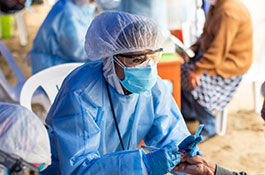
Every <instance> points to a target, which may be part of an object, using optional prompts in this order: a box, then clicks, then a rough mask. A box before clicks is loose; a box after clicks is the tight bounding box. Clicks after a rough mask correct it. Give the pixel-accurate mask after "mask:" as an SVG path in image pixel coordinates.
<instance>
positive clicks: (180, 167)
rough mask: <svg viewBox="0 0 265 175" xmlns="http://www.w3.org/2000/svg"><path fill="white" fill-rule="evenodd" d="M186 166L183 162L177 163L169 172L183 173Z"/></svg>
mask: <svg viewBox="0 0 265 175" xmlns="http://www.w3.org/2000/svg"><path fill="white" fill-rule="evenodd" d="M186 165H187V163H185V162H183V163H179V164H177V165H176V166H175V167H174V168H173V169H172V170H171V171H179V172H183V171H184V170H185V167H186Z"/></svg>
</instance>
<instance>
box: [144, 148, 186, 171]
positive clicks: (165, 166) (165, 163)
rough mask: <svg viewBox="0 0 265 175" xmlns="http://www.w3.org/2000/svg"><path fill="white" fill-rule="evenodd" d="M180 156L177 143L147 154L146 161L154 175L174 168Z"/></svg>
mask: <svg viewBox="0 0 265 175" xmlns="http://www.w3.org/2000/svg"><path fill="white" fill-rule="evenodd" d="M180 156H181V154H179V152H178V146H177V145H176V144H172V145H167V146H165V147H163V148H161V149H159V150H156V151H154V152H150V153H148V154H146V159H145V160H146V161H147V163H148V165H149V167H150V169H151V171H152V173H151V174H153V175H160V174H161V175H163V174H166V173H167V172H169V171H170V170H172V169H173V168H174V167H175V166H176V165H177V164H178V163H179V162H180Z"/></svg>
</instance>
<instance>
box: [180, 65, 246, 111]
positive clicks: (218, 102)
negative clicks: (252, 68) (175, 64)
mask: <svg viewBox="0 0 265 175" xmlns="http://www.w3.org/2000/svg"><path fill="white" fill-rule="evenodd" d="M194 64H195V63H191V62H188V63H184V64H183V65H182V66H181V89H182V90H186V91H191V94H192V95H193V98H194V99H195V100H196V101H197V102H198V103H199V104H200V105H202V106H203V107H207V108H208V109H209V110H210V111H213V110H215V111H220V110H223V109H224V108H225V107H226V105H227V104H228V103H229V102H230V100H231V98H232V96H233V95H234V93H235V91H236V89H237V87H238V85H239V83H240V81H241V80H242V75H239V76H234V77H231V78H224V77H222V76H220V75H216V76H210V75H208V73H207V72H206V73H204V74H203V75H201V77H200V81H201V86H197V87H195V88H194V89H191V88H190V85H189V73H190V72H191V71H192V70H193V69H194Z"/></svg>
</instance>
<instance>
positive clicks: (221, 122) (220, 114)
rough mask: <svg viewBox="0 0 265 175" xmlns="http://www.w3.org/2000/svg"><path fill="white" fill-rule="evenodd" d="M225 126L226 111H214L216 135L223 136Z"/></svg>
mask: <svg viewBox="0 0 265 175" xmlns="http://www.w3.org/2000/svg"><path fill="white" fill-rule="evenodd" d="M226 126H227V110H226V108H225V109H224V110H222V111H216V133H217V134H218V135H221V136H223V135H225V132H226Z"/></svg>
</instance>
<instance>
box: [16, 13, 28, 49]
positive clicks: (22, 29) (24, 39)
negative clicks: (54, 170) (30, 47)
mask: <svg viewBox="0 0 265 175" xmlns="http://www.w3.org/2000/svg"><path fill="white" fill-rule="evenodd" d="M14 15H15V18H16V23H17V28H18V34H19V40H20V44H21V45H22V46H25V45H27V43H28V34H27V29H26V25H25V20H24V10H21V11H18V12H16V13H15V14H14Z"/></svg>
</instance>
